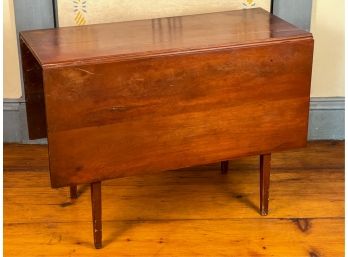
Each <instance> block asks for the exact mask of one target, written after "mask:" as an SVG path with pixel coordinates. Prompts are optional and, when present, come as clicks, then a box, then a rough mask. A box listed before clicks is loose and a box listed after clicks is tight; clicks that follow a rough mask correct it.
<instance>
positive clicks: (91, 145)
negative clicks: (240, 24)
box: [44, 39, 313, 187]
mask: <svg viewBox="0 0 348 257" xmlns="http://www.w3.org/2000/svg"><path fill="white" fill-rule="evenodd" d="M312 51H313V40H312V39H303V40H299V41H296V42H284V43H277V44H271V45H263V46H257V47H256V46H255V47H247V48H238V49H233V50H224V51H219V52H214V53H204V54H195V55H185V56H183V55H179V56H171V57H168V56H166V57H157V58H153V59H146V60H132V61H127V62H126V61H124V62H115V63H103V64H88V65H80V66H78V67H75V66H74V67H70V66H69V67H61V68H55V69H48V70H46V71H45V79H44V81H45V94H46V95H45V100H46V113H47V125H48V142H49V145H50V147H49V151H50V155H49V156H50V171H51V180H52V186H53V187H60V186H66V185H70V184H81V183H90V182H96V181H102V180H105V179H110V178H116V177H122V176H130V175H135V174H141V173H149V172H158V171H165V170H170V169H177V168H183V167H189V166H193V165H198V164H207V163H211V162H217V161H221V160H227V159H231V158H235V157H240V156H246V155H258V154H262V153H270V152H274V151H279V150H284V149H290V148H295V147H302V146H304V145H305V144H306V140H307V130H308V127H307V126H308V112H309V94H310V78H311V67H312V66H311V65H312ZM144 149H146V150H144ZM66 160H69V161H66Z"/></svg>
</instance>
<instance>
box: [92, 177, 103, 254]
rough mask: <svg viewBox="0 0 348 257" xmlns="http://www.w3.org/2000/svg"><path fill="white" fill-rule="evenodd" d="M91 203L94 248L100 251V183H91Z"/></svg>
mask: <svg viewBox="0 0 348 257" xmlns="http://www.w3.org/2000/svg"><path fill="white" fill-rule="evenodd" d="M91 202H92V223H93V237H94V246H95V248H96V249H100V248H102V202H101V183H100V182H95V183H91Z"/></svg>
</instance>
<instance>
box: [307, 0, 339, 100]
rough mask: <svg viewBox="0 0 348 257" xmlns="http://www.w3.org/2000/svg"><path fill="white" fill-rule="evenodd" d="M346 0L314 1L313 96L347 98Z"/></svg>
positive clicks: (312, 29) (312, 28)
mask: <svg viewBox="0 0 348 257" xmlns="http://www.w3.org/2000/svg"><path fill="white" fill-rule="evenodd" d="M344 2H345V1H344V0H335V1H328V0H314V1H313V9H312V22H311V31H312V33H313V35H314V39H315V47H314V64H313V77H312V92H311V95H312V96H316V97H323V96H325V97H327V96H344Z"/></svg>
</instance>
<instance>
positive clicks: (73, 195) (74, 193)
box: [70, 186, 77, 199]
mask: <svg viewBox="0 0 348 257" xmlns="http://www.w3.org/2000/svg"><path fill="white" fill-rule="evenodd" d="M70 198H72V199H76V198H77V186H70Z"/></svg>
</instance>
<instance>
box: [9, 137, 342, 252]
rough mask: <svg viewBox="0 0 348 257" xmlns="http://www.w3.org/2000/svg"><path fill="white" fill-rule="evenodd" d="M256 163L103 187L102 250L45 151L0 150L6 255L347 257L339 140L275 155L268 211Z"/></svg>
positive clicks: (84, 208)
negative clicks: (263, 212) (0, 153)
mask: <svg viewBox="0 0 348 257" xmlns="http://www.w3.org/2000/svg"><path fill="white" fill-rule="evenodd" d="M258 169H259V159H258V157H257V156H255V157H247V158H242V159H239V160H232V161H230V165H229V172H228V174H224V175H221V173H220V164H219V163H215V164H211V165H205V166H196V167H192V168H188V169H182V170H178V171H172V172H165V173H160V174H157V175H141V176H134V177H126V178H120V179H114V180H108V181H105V182H103V187H102V191H103V219H104V223H103V225H104V226H103V227H104V229H103V232H104V235H103V238H104V242H103V243H104V245H103V248H102V249H100V250H95V249H94V246H93V242H92V240H91V236H92V232H91V227H92V223H91V206H90V194H89V193H90V192H89V186H88V185H83V186H79V187H78V192H79V198H78V199H71V198H70V194H69V188H60V189H51V188H50V182H49V176H48V156H47V146H38V145H5V146H4V256H6V257H12V256H13V257H14V256H16V257H18V256H26V257H34V256H50V257H51V256H100V255H103V256H236V257H237V256H238V257H240V256H246V257H250V256H265V257H266V256H267V257H268V256H277V257H295V256H296V257H321V256H325V257H340V256H344V142H310V143H309V144H308V147H307V148H304V149H299V150H292V151H284V152H281V153H275V154H272V173H271V187H270V201H271V203H272V204H271V205H270V213H269V215H268V216H266V217H261V216H260V215H259V213H258V201H259V192H258V183H259V173H258Z"/></svg>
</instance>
